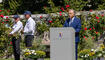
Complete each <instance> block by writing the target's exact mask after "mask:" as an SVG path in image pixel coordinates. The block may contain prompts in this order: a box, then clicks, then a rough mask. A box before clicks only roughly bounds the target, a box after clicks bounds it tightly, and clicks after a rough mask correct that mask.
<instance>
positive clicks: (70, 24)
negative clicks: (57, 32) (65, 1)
mask: <svg viewBox="0 0 105 60" xmlns="http://www.w3.org/2000/svg"><path fill="white" fill-rule="evenodd" d="M74 18H75V17H73V18H72V19H71V20H70V22H69V26H70V25H71V23H72V22H73V21H74Z"/></svg>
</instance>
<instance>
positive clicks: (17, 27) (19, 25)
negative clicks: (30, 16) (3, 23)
mask: <svg viewBox="0 0 105 60" xmlns="http://www.w3.org/2000/svg"><path fill="white" fill-rule="evenodd" d="M22 29H23V24H22V22H21V21H18V22H17V23H14V25H13V27H12V32H11V33H10V34H14V33H17V32H18V33H19V34H20V35H21V33H20V31H21V30H22Z"/></svg>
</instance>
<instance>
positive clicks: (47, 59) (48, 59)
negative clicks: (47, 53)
mask: <svg viewBox="0 0 105 60" xmlns="http://www.w3.org/2000/svg"><path fill="white" fill-rule="evenodd" d="M0 60H14V59H13V58H10V59H2V58H0ZM21 60H22V59H21ZM44 60H50V58H45V59H44ZM78 60H82V59H78Z"/></svg>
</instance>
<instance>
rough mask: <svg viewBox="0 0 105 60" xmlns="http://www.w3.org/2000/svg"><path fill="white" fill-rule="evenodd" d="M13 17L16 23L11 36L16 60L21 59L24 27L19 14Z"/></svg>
mask: <svg viewBox="0 0 105 60" xmlns="http://www.w3.org/2000/svg"><path fill="white" fill-rule="evenodd" d="M13 18H14V25H13V27H12V32H11V33H10V34H9V37H12V44H13V51H14V56H15V60H20V40H21V36H20V35H21V33H20V31H21V30H22V28H23V24H22V22H21V21H20V17H19V16H18V15H14V17H13Z"/></svg>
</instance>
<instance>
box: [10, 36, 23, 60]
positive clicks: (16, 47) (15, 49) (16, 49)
mask: <svg viewBox="0 0 105 60" xmlns="http://www.w3.org/2000/svg"><path fill="white" fill-rule="evenodd" d="M20 40H21V37H20V36H19V37H18V38H16V37H13V38H12V44H13V52H14V57H15V60H20Z"/></svg>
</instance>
